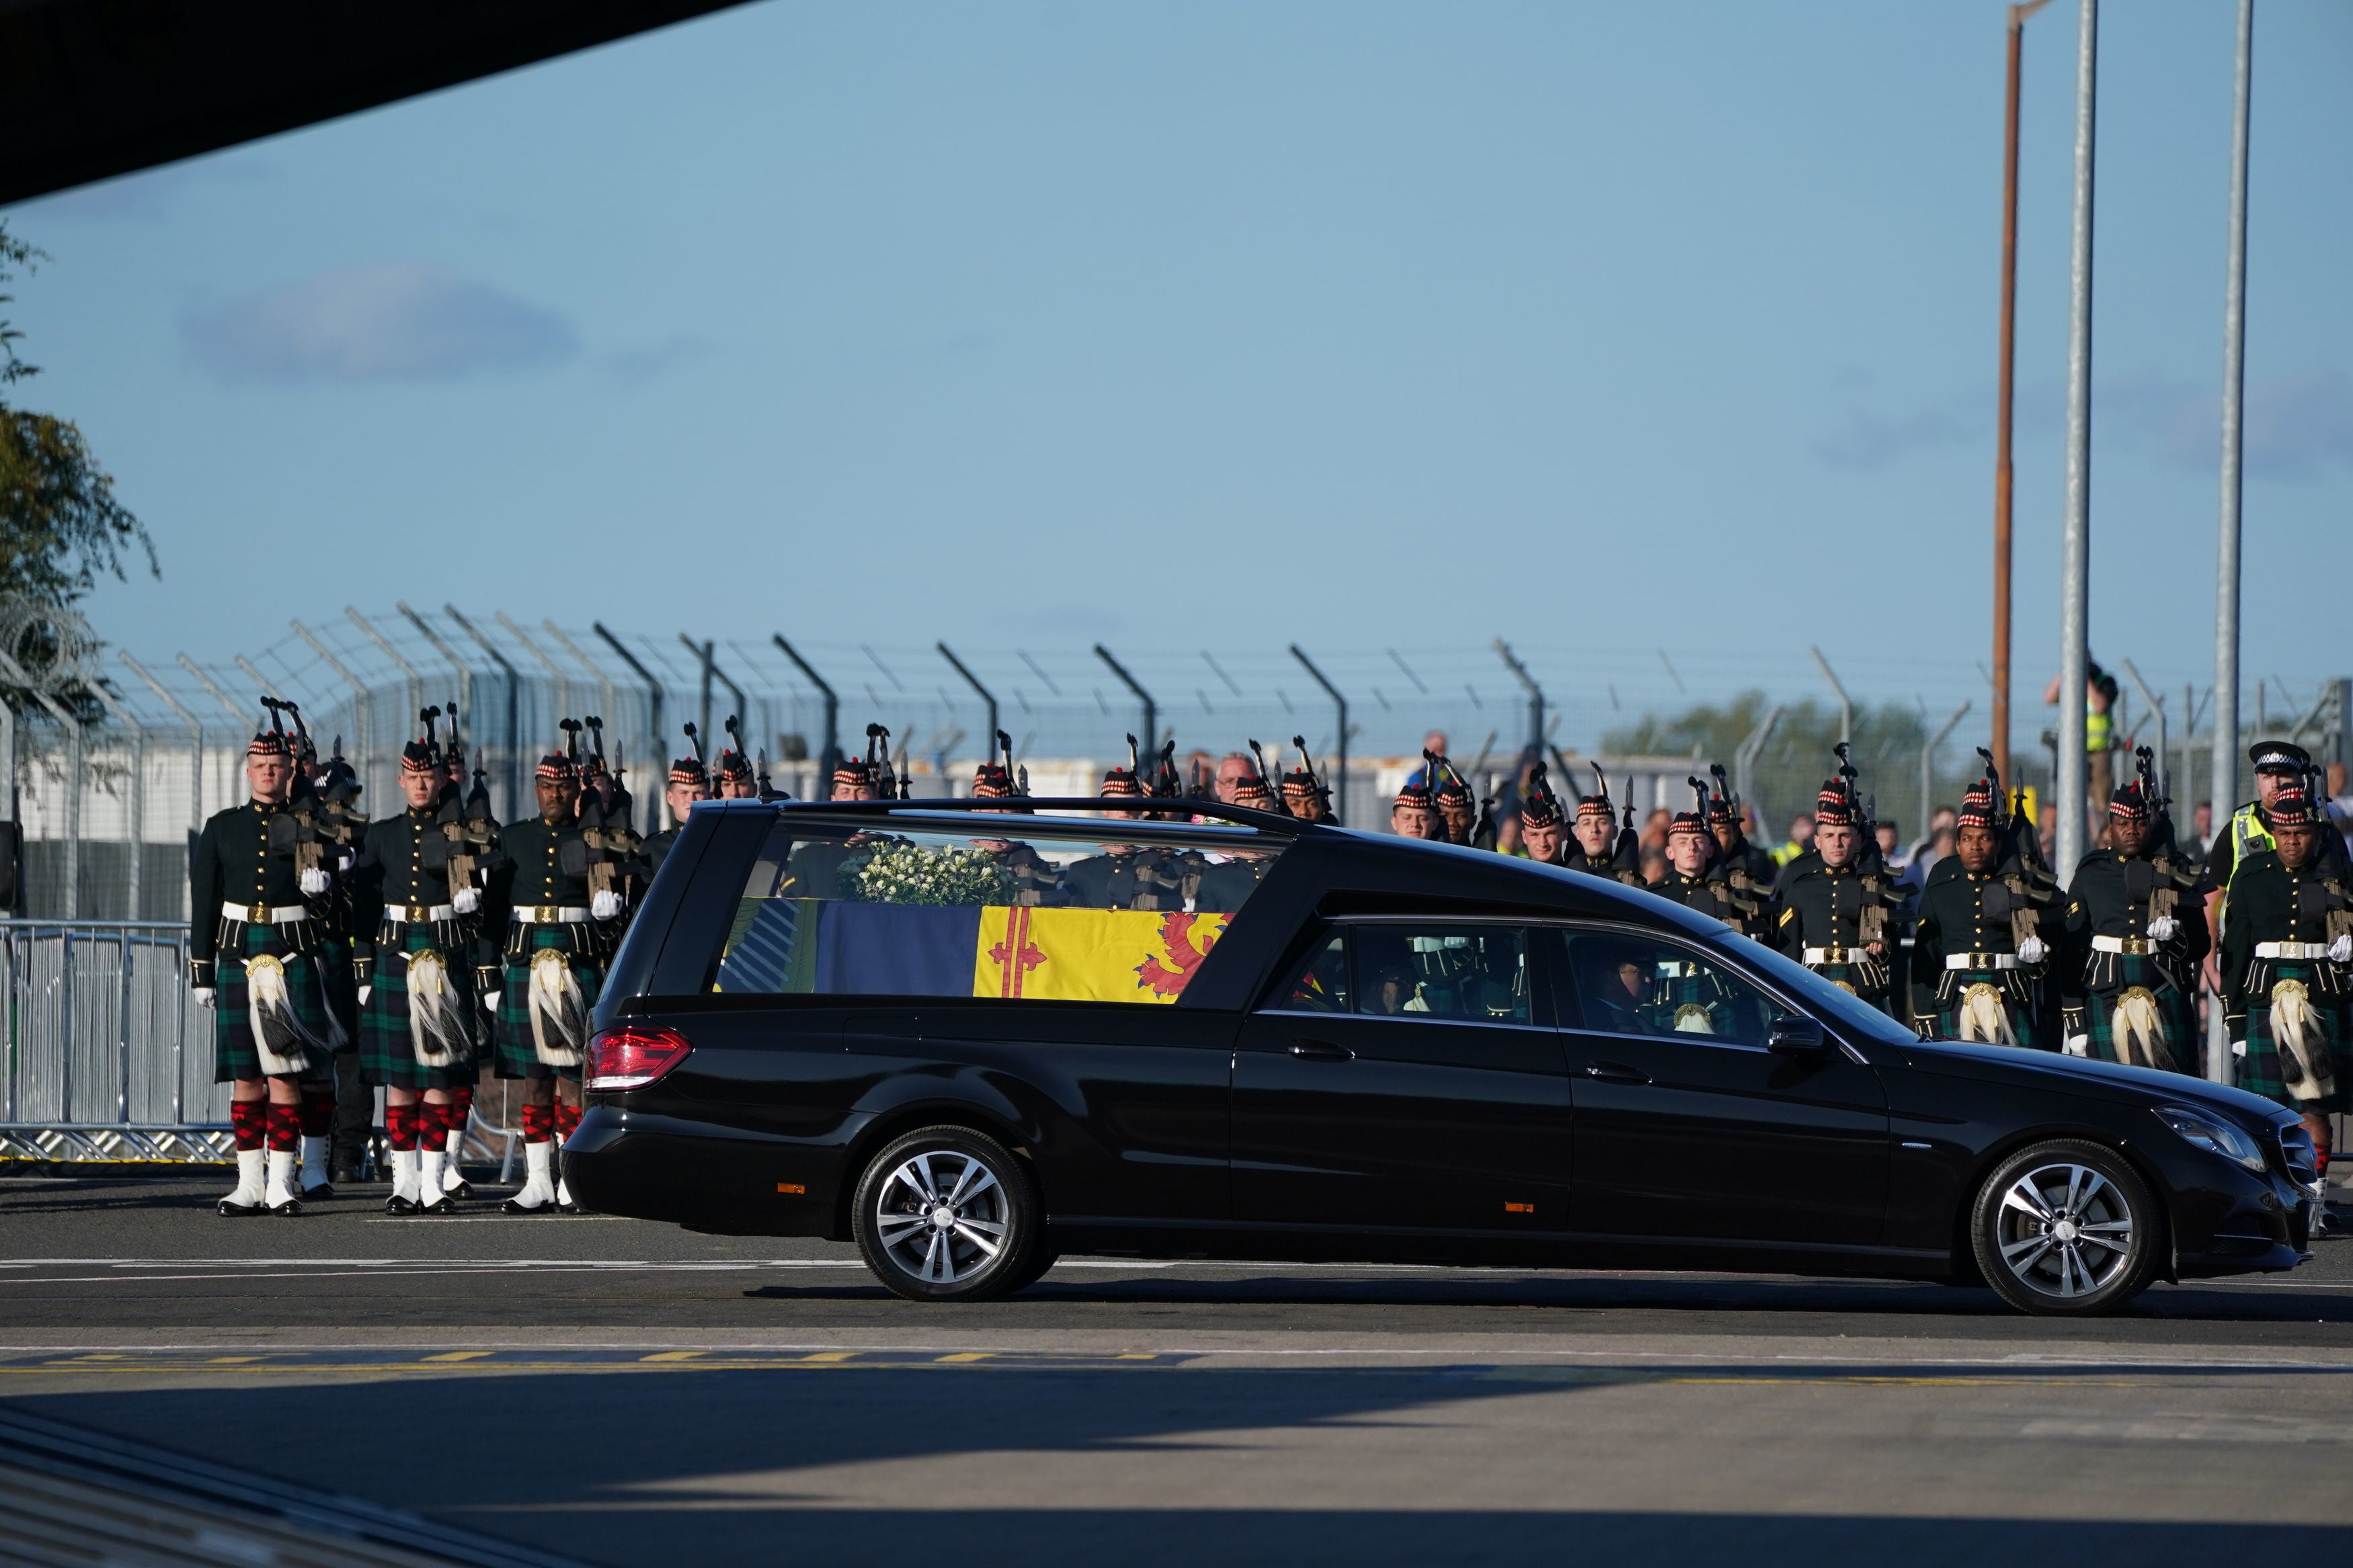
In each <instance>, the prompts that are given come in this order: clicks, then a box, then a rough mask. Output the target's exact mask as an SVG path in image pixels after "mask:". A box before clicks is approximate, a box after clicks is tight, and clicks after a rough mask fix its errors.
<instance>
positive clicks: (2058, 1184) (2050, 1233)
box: [1970, 1139, 2164, 1317]
mask: <svg viewBox="0 0 2353 1568" xmlns="http://www.w3.org/2000/svg"><path fill="white" fill-rule="evenodd" d="M2163 1232H2164V1220H2163V1217H2162V1216H2161V1215H2159V1214H2158V1206H2157V1200H2156V1199H2155V1198H2154V1197H2152V1196H2151V1195H2150V1194H2149V1190H2148V1185H2147V1183H2145V1182H2143V1181H2142V1180H2141V1179H2140V1176H2139V1174H2138V1173H2137V1172H2136V1171H2134V1169H2133V1168H2132V1166H2131V1165H2129V1164H2127V1163H2126V1162H2125V1160H2124V1158H2123V1156H2121V1155H2119V1154H2116V1153H2115V1152H2112V1151H2110V1150H2107V1149H2104V1148H2102V1147H2101V1146H2100V1145H2098V1144H2096V1143H2085V1142H2076V1141H2074V1140H2073V1139H2069V1140H2064V1141H2061V1142H2050V1143H2038V1144H2036V1145H2035V1146H2034V1147H2033V1148H2031V1149H2026V1150H2021V1152H2018V1153H2016V1154H2013V1155H2011V1156H2010V1158H2009V1159H2007V1160H2005V1161H2003V1162H2002V1163H2000V1165H1999V1166H1997V1167H1995V1169H1994V1172H1993V1173H1992V1174H1991V1175H1989V1176H1988V1177H1987V1178H1986V1181H1985V1184H1984V1185H1983V1186H1981V1187H1979V1188H1978V1196H1977V1205H1976V1208H1975V1210H1974V1212H1973V1215H1972V1223H1971V1226H1970V1243H1971V1249H1972V1250H1973V1251H1974V1252H1975V1254H1976V1256H1977V1262H1978V1268H1979V1269H1980V1270H1982V1271H1983V1273H1984V1275H1985V1279H1986V1283H1987V1284H1989V1285H1990V1286H1992V1287H1993V1289H1994V1291H1995V1293H1996V1294H1998V1295H2000V1297H2001V1299H2002V1300H2005V1301H2007V1302H2009V1303H2010V1305H2011V1306H2013V1307H2016V1308H2017V1309H2018V1310H2020V1311H2021V1312H2032V1313H2036V1314H2038V1315H2042V1316H2047V1317H2097V1316H2100V1315H2102V1314H2105V1313H2108V1312H2113V1311H2116V1310H2117V1309H2119V1308H2121V1307H2122V1306H2123V1305H2124V1304H2125V1303H2126V1301H2129V1300H2132V1299H2133V1298H2134V1297H2135V1296H2137V1295H2139V1294H2140V1292H2141V1291H2142V1289H2144V1288H2146V1287H2147V1284H2148V1282H2149V1279H2150V1278H2151V1277H2152V1276H2153V1275H2154V1274H2155V1273H2156V1269H2157V1258H2158V1247H2161V1246H2162V1245H2163V1242H2164V1235H2163Z"/></svg>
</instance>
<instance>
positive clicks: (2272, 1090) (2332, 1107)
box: [2232, 963, 2353, 1115]
mask: <svg viewBox="0 0 2353 1568" xmlns="http://www.w3.org/2000/svg"><path fill="white" fill-rule="evenodd" d="M2256 967H2257V968H2258V969H2265V968H2267V969H2268V970H2269V971H2270V974H2271V982H2270V983H2267V984H2265V985H2264V987H2263V991H2262V993H2261V994H2250V995H2249V996H2248V997H2247V1054H2246V1055H2245V1056H2243V1057H2237V1058H2232V1059H2233V1060H2234V1061H2235V1063H2236V1064H2237V1071H2238V1085H2239V1087H2240V1088H2241V1089H2245V1090H2246V1091H2247V1092H2248V1093H2249V1094H2260V1095H2262V1096H2263V1098H2264V1099H2265V1100H2274V1101H2277V1102H2278V1103H2279V1104H2281V1105H2284V1106H2285V1107H2287V1108H2288V1109H2289V1110H2294V1111H2299V1112H2304V1113H2307V1114H2311V1115H2327V1114H2328V1113H2329V1112H2331V1111H2337V1110H2345V1109H2347V1107H2348V1106H2353V1041H2348V1039H2347V1037H2346V1036H2347V1028H2346V1025H2347V1004H2346V1001H2345V999H2344V998H2342V997H2338V996H2325V995H2322V994H2320V984H2321V983H2322V982H2321V977H2320V975H2319V973H2318V972H2317V970H2316V968H2315V966H2313V965H2310V964H2304V963H2272V964H2258V965H2257V966H2256ZM2282 980H2301V981H2303V982H2304V983H2305V984H2306V986H2307V987H2309V988H2310V989H2311V991H2312V1011H2313V1014H2314V1016H2315V1017H2316V1019H2317V1021H2318V1024H2319V1028H2320V1033H2321V1036H2322V1037H2323V1038H2325V1039H2326V1040H2327V1042H2328V1058H2329V1066H2330V1067H2331V1068H2334V1069H2335V1071H2336V1074H2337V1092H2336V1093H2334V1094H2331V1095H2326V1096H2323V1097H2322V1098H2321V1099H2318V1100H2298V1099H2297V1098H2296V1097H2295V1095H2293V1094H2291V1093H2289V1092H2288V1088H2287V1082H2286V1080H2285V1079H2284V1078H2283V1077H2282V1076H2281V1073H2280V1057H2279V1045H2278V1043H2277V1040H2276V1038H2275V1037H2274V1035H2273V1033H2272V1007H2271V984H2275V983H2277V982H2278V981H2282Z"/></svg>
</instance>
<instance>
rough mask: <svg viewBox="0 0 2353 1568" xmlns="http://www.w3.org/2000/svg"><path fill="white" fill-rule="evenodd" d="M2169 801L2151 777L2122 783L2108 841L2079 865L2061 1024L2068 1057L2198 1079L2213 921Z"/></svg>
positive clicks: (2070, 895)
mask: <svg viewBox="0 0 2353 1568" xmlns="http://www.w3.org/2000/svg"><path fill="white" fill-rule="evenodd" d="M2142 754H2143V755H2144V756H2146V755H2147V752H2143V753H2142ZM2163 807H2164V803H2163V802H2161V801H2153V800H2152V799H2151V798H2150V792H2149V789H2148V786H2147V783H2146V782H2135V783H2132V784H2126V785H2125V786H2124V787H2123V788H2122V789H2119V790H2117V791H2116V793H2115V794H2114V795H2110V796H2109V797H2108V847H2106V848H2105V849H2094V850H2093V851H2092V852H2091V853H2090V854H2088V855H2086V856H2084V859H2083V862H2082V864H2080V865H2078V866H2077V867H2076V868H2075V877H2074V880H2073V882H2072V883H2070V884H2069V886H2068V889H2067V930H2066V942H2065V952H2064V953H2063V968H2062V970H2061V973H2060V1006H2061V1018H2062V1021H2063V1023H2062V1028H2063V1035H2064V1042H2063V1043H2064V1045H2065V1048H2066V1050H2067V1053H2068V1054H2069V1055H2070V1056H2078V1057H2081V1056H2090V1057H2095V1058H2098V1059H2099V1060H2101V1061H2105V1062H2125V1063H2127V1064H2130V1065H2132V1066H2135V1067H2147V1068H2166V1069H2168V1070H2170V1071H2173V1072H2179V1073H2188V1074H2189V1075H2191V1076H2193V1077H2196V1076H2199V1059H2198V1058H2199V1051H2198V1016H2197V1006H2196V1003H2195V1000H2194V998H2195V996H2196V986H2197V976H2198V973H2199V970H2200V965H2201V964H2202V963H2203V962H2204V959H2205V956H2206V922H2205V921H2204V920H2203V919H2202V918H2200V916H2201V914H2202V910H2200V908H2199V904H2200V897H2199V888H2200V878H2199V874H2198V872H2197V870H2196V868H2194V867H2192V866H2191V865H2189V864H2188V863H2187V862H2185V861H2183V860H2181V859H2179V858H2176V853H2175V852H2174V850H2173V847H2172V835H2171V834H2170V833H2169V832H2168V831H2166V830H2165V829H2166V826H2167V825H2166V822H2165V813H2164V809H2163Z"/></svg>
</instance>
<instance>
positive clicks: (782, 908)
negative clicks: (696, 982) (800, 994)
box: [716, 899, 817, 992]
mask: <svg viewBox="0 0 2353 1568" xmlns="http://www.w3.org/2000/svg"><path fill="white" fill-rule="evenodd" d="M814 908H815V900H809V899H763V900H759V903H758V905H757V907H756V908H755V909H754V910H753V911H752V921H751V923H750V924H749V925H748V926H745V927H744V929H743V931H741V932H740V933H739V934H737V935H736V936H735V937H734V938H733V940H732V941H730V942H728V944H727V956H726V957H724V958H723V959H721V960H720V961H719V984H718V985H717V987H716V989H718V990H721V991H738V992H742V991H754V992H776V991H793V990H806V989H807V986H806V985H801V986H796V985H794V984H792V976H793V972H794V969H795V967H796V965H795V963H794V962H793V961H794V958H795V956H796V955H797V954H798V955H800V956H802V958H803V963H801V964H800V965H799V966H798V967H799V968H801V969H802V971H803V972H804V973H806V971H807V962H806V954H802V953H801V949H802V947H803V946H804V944H805V942H811V941H814V939H815V937H816V935H817V921H816V918H815V914H814V912H813V911H814Z"/></svg>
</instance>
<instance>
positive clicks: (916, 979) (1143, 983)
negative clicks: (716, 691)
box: [712, 810, 1284, 1006]
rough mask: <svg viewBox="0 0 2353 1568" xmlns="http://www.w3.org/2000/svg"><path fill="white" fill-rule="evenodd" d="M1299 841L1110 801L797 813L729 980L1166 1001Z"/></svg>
mask: <svg viewBox="0 0 2353 1568" xmlns="http://www.w3.org/2000/svg"><path fill="white" fill-rule="evenodd" d="M1283 843H1284V840H1283V839H1282V838H1281V837H1276V836H1273V835H1269V834H1262V833H1259V832H1257V831H1255V830H1254V829H1250V828H1247V827H1231V826H1217V827H1186V828H1181V829H1172V828H1171V827H1169V826H1166V825H1164V824H1155V823H1148V822H1143V821H1106V820H1104V818H1103V817H1102V816H1092V817H1080V816H1054V817H1047V816H1026V815H1015V814H1012V813H1007V814H1004V815H994V814H991V815H982V814H979V813H961V812H960V813H949V812H923V811H912V812H908V813H905V814H899V813H893V814H892V815H890V816H860V815H853V814H849V813H841V814H838V815H828V814H826V813H822V812H815V811H792V810H786V811H780V812H779V813H778V814H777V820H776V827H775V828H774V829H773V830H772V831H771V832H770V834H769V836H768V841H767V844H766V845H765V847H763V849H762V850H761V852H760V856H759V858H758V859H757V860H756V861H755V862H754V864H753V867H752V872H751V875H750V877H749V878H748V879H746V881H745V883H744V890H743V893H742V896H741V899H740V901H739V903H738V905H737V908H736V911H735V917H734V920H733V922H732V924H731V925H730V927H729V930H728V933H727V941H726V943H725V945H724V947H723V950H722V954H721V957H720V960H719V963H718V966H717V969H716V972H715V973H714V975H713V977H712V989H713V990H715V991H720V992H725V993H729V994H745V993H752V994H758V993H801V994H822V995H869V996H961V997H995V998H1001V999H1005V1000H1016V999H1019V1000H1032V1001H1072V1002H1118V1003H1132V1004H1135V1005H1145V1006H1149V1005H1165V1004H1167V1003H1171V1002H1174V1001H1176V998H1177V997H1178V996H1180V995H1182V994H1184V990H1185V986H1186V985H1187V983H1188V982H1190V980H1191V979H1192V977H1193V974H1194V972H1195V971H1196V970H1198V968H1199V966H1200V963H1201V960H1202V959H1203V958H1204V957H1205V956H1207V954H1208V951H1209V949H1210V948H1212V947H1213V946H1215V945H1216V944H1217V942H1218V939H1219V937H1220V936H1222V935H1223V934H1224V932H1225V929H1226V923H1227V921H1229V919H1230V918H1231V917H1232V915H1233V914H1234V912H1235V911H1236V910H1240V908H1241V907H1242V904H1243V903H1244V902H1245V901H1246V900H1248V899H1249V898H1250V895H1251V894H1252V893H1253V892H1254V891H1256V890H1257V889H1258V886H1259V883H1260V881H1261V879H1263V878H1264V877H1265V875H1266V873H1267V871H1268V869H1269V868H1271V867H1272V865H1273V864H1274V861H1275V858H1276V857H1277V856H1278V855H1279V854H1280V853H1281V851H1282V845H1283Z"/></svg>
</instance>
